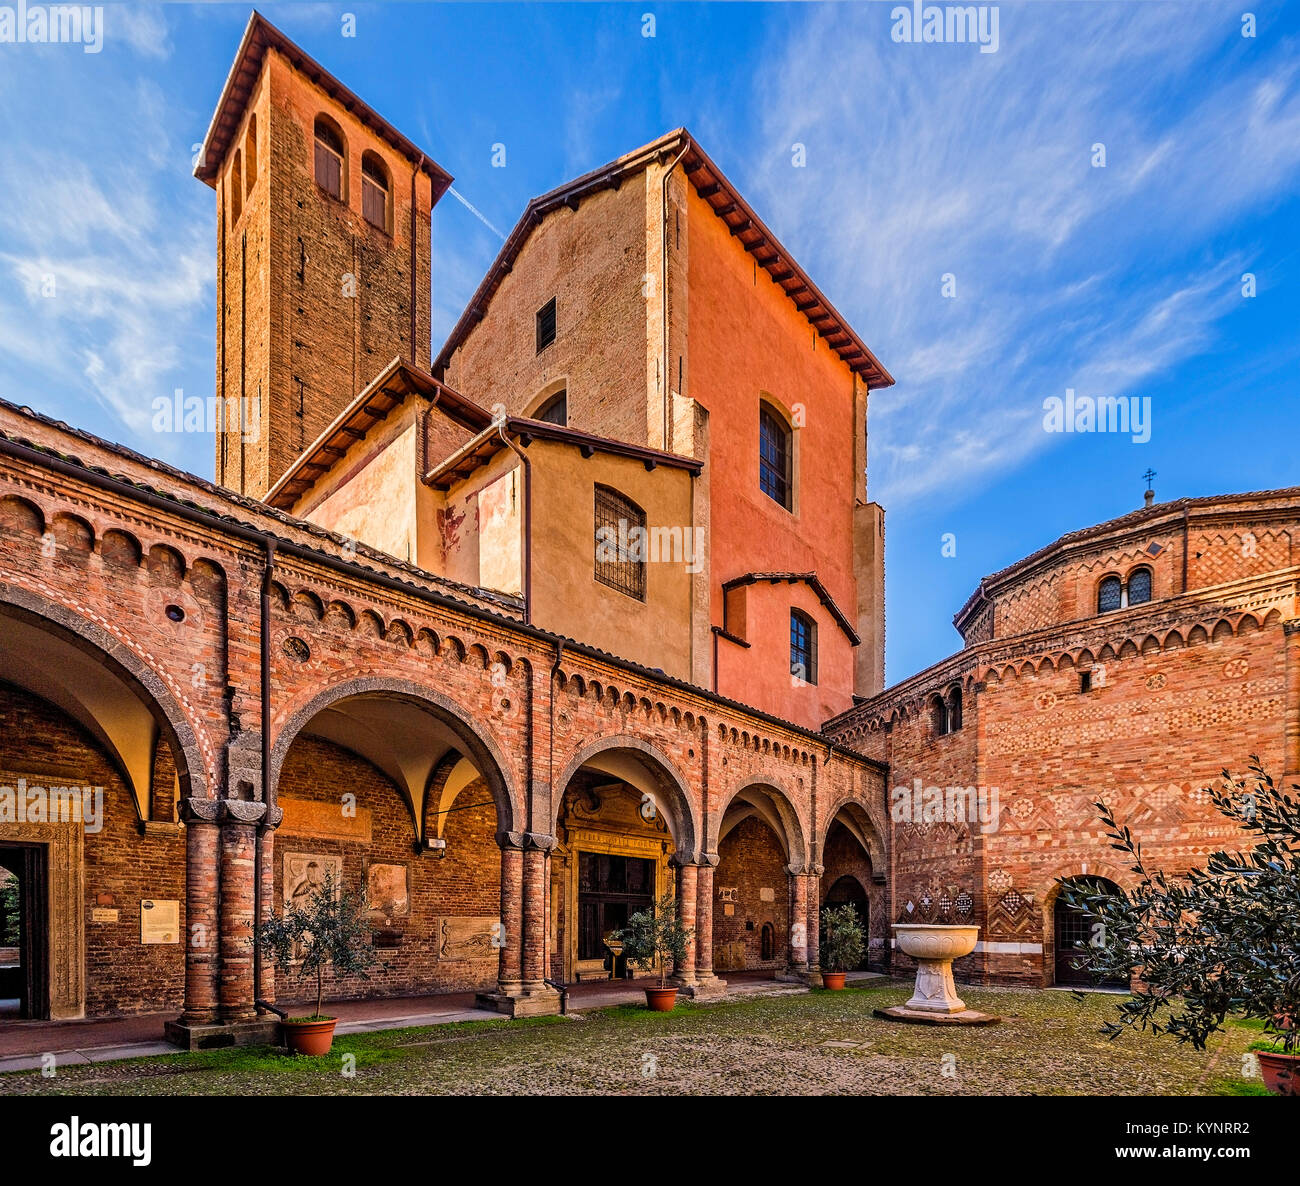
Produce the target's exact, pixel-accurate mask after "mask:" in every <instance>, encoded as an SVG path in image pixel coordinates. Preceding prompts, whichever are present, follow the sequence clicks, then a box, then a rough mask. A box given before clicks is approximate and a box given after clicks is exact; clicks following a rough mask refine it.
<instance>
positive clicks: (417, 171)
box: [411, 153, 433, 367]
mask: <svg viewBox="0 0 1300 1186" xmlns="http://www.w3.org/2000/svg"><path fill="white" fill-rule="evenodd" d="M423 168H424V153H420V163H419V164H418V165H416V166H415V172H414V173H412V174H411V365H412V366H417V367H418V366H419V365H420V359H419V356H418V355H417V354H416V353H415V351H416V344H415V327H416V315H415V308H416V306H415V298H416V294H417V292H418V291H419V289H418V287H417V286H416V282H415V272H416V268H415V261H416V251H415V243H416V234H417V231H418V230H419V227H418V225H417V219H416V209H415V202H416V194H415V183H416V181H417V180H418V178H419V176H420V170H421V169H423ZM429 233H430V234H432V233H433V230H432V228H430V231H429Z"/></svg>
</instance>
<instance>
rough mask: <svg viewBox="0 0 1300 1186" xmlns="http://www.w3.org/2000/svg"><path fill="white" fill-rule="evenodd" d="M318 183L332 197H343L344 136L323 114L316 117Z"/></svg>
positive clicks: (340, 198)
mask: <svg viewBox="0 0 1300 1186" xmlns="http://www.w3.org/2000/svg"><path fill="white" fill-rule="evenodd" d="M315 140H316V184H317V185H319V186H320V187H321V189H323V190H324V191H325V192H326V193H327V194H329V195H330V197H332V198H338V199H339V200H340V201H341V200H342V198H343V161H344V158H345V153H344V150H343V136H342V134H341V133H340V132H339V130H338V129H337V128H336V127H335V126H334V125H333V124H332V123H331V122H330V121H329V120H327V119H326V118H325V117H324V116H323V115H318V116H317V117H316V129H315Z"/></svg>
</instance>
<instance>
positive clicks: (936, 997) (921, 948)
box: [875, 923, 998, 1025]
mask: <svg viewBox="0 0 1300 1186" xmlns="http://www.w3.org/2000/svg"><path fill="white" fill-rule="evenodd" d="M893 929H894V935H895V937H896V939H897V941H898V949H899V950H900V951H901V952H902V953H903V954H904V955H910V956H911V957H912V958H913V959H914V960H916V984H915V987H914V989H913V992H912V997H911V999H910V1000H909V1001H908V1002H907V1003H906V1004H905V1005H901V1006H898V1005H896V1006H894V1007H893V1008H891V1009H877V1010H875V1015H876V1016H877V1017H884V1018H887V1019H889V1020H891V1021H911V1022H920V1023H923V1024H928V1025H942V1024H948V1025H954V1024H955V1025H988V1024H989V1023H991V1022H994V1021H997V1020H998V1019H997V1018H996V1017H992V1016H990V1015H989V1014H987V1013H979V1012H977V1011H976V1010H974V1009H967V1008H966V1002H965V1001H963V1000H962V999H961V998H960V997H959V996H958V995H957V987H956V985H955V984H954V983H953V979H952V961H953V960H955V959H960V958H961V957H962V956H964V955H970V953H971V952H972V951H974V950H975V941H976V940H977V939H978V938H979V931H980V929H979V927H971V926H951V925H946V924H943V923H895V924H894V928H893Z"/></svg>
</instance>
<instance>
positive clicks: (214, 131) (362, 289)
mask: <svg viewBox="0 0 1300 1186" xmlns="http://www.w3.org/2000/svg"><path fill="white" fill-rule="evenodd" d="M345 44H346V43H345ZM194 175H195V176H196V177H198V178H199V179H200V180H201V181H205V182H206V183H207V184H208V185H210V186H211V187H212V188H213V189H214V190H215V191H216V195H217V333H216V341H217V352H216V353H217V359H216V361H217V371H216V395H217V398H218V401H219V407H220V408H221V410H222V412H223V416H224V425H219V427H218V431H217V437H216V481H217V482H218V483H219V484H220V485H222V486H226V487H228V488H230V489H232V490H237V491H239V492H240V493H242V494H247V495H249V496H250V497H253V498H262V497H264V496H265V494H266V492H267V491H268V490H270V488H271V487H272V486H273V485H274V484H275V482H276V480H277V479H278V478H279V477H280V475H281V474H283V473H284V471H285V470H286V469H287V468H288V467H289V466H290V465H292V464H293V462H294V461H295V460H296V459H297V458H298V457H299V456H300V455H301V454H302V453H303V452H305V450H306V448H307V447H308V446H309V445H310V444H311V443H312V442H313V441H314V440H315V439H316V438H317V437H318V436H319V435H320V433H321V432H322V431H323V430H324V429H325V428H326V427H327V426H328V425H329V424H330V423H331V422H332V421H333V420H334V419H335V417H336V416H338V414H339V413H340V412H341V411H342V410H343V409H344V408H345V407H347V406H348V404H349V403H351V401H352V399H353V398H354V397H355V396H356V395H357V394H358V393H359V392H361V391H362V390H363V389H364V388H365V386H366V384H367V383H369V382H370V381H371V379H373V378H374V377H375V376H376V375H377V374H378V373H379V372H380V371H381V370H382V369H383V368H384V367H385V366H386V365H387V364H388V363H389V362H391V361H392V359H393V358H394V357H395V356H397V355H400V356H402V357H403V358H405V359H407V360H408V361H410V362H412V363H414V364H415V365H416V366H418V367H422V368H424V369H428V366H429V334H430V321H431V314H430V306H431V296H430V224H429V219H430V214H431V212H432V209H433V206H434V205H435V203H436V202H437V201H438V199H439V198H441V197H442V195H443V194H444V193H445V192H446V190H447V187H448V186H449V185H450V184H451V177H450V176H449V175H448V174H447V173H445V172H444V171H443V170H442V169H440V168H439V167H438V165H437V164H435V163H434V162H433V161H432V160H430V159H429V158H428V157H427V156H426V155H425V154H424V153H423V152H421V151H420V149H419V148H417V147H416V146H415V145H414V144H413V143H411V141H409V140H408V139H407V138H406V137H405V136H403V135H402V134H401V133H400V132H398V131H397V130H396V129H395V128H394V127H392V125H391V124H389V123H388V122H387V121H386V120H384V119H383V118H382V117H381V116H379V115H378V114H377V113H376V112H374V111H373V110H371V108H370V107H368V106H367V105H366V104H365V103H363V102H362V101H361V100H360V99H359V98H357V96H356V95H354V94H353V93H352V92H351V91H349V90H348V89H347V88H346V87H345V86H343V84H342V83H340V82H339V81H338V80H337V79H336V78H334V76H333V75H331V74H330V73H329V72H328V71H326V70H325V69H324V68H323V67H321V66H320V65H318V64H317V63H316V62H315V61H313V60H312V59H311V58H310V57H308V56H307V55H306V54H305V53H304V52H303V51H302V50H301V49H299V48H298V46H296V45H294V43H293V42H291V41H290V40H289V39H288V38H287V37H285V36H284V34H283V33H281V32H280V31H279V30H278V29H276V28H275V26H273V25H271V24H270V23H269V22H268V21H266V20H265V18H263V17H262V16H261V15H260V14H259V13H256V12H255V13H253V15H252V17H251V18H250V20H249V22H248V28H247V29H246V30H245V33H244V39H243V41H242V42H241V43H240V47H239V52H238V54H236V56H235V61H234V65H233V66H232V67H231V70H230V75H229V77H228V78H227V80H226V85H225V88H224V89H223V91H222V93H221V100H220V102H219V103H218V104H217V110H216V113H215V114H214V115H213V117H212V124H211V126H210V128H209V129H208V134H207V138H206V139H205V140H204V143H203V150H202V153H201V154H200V156H199V160H198V164H197V165H196V167H195V170H194Z"/></svg>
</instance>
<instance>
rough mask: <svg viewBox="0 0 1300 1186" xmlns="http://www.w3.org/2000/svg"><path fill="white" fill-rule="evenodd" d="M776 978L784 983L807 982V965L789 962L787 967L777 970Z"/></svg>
mask: <svg viewBox="0 0 1300 1186" xmlns="http://www.w3.org/2000/svg"><path fill="white" fill-rule="evenodd" d="M776 979H777V980H780V981H782V982H783V983H785V984H807V983H808V965H807V964H791V965H790V966H789V967H788V968H782V969H781V970H780V971H779V972H777V974H776Z"/></svg>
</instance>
